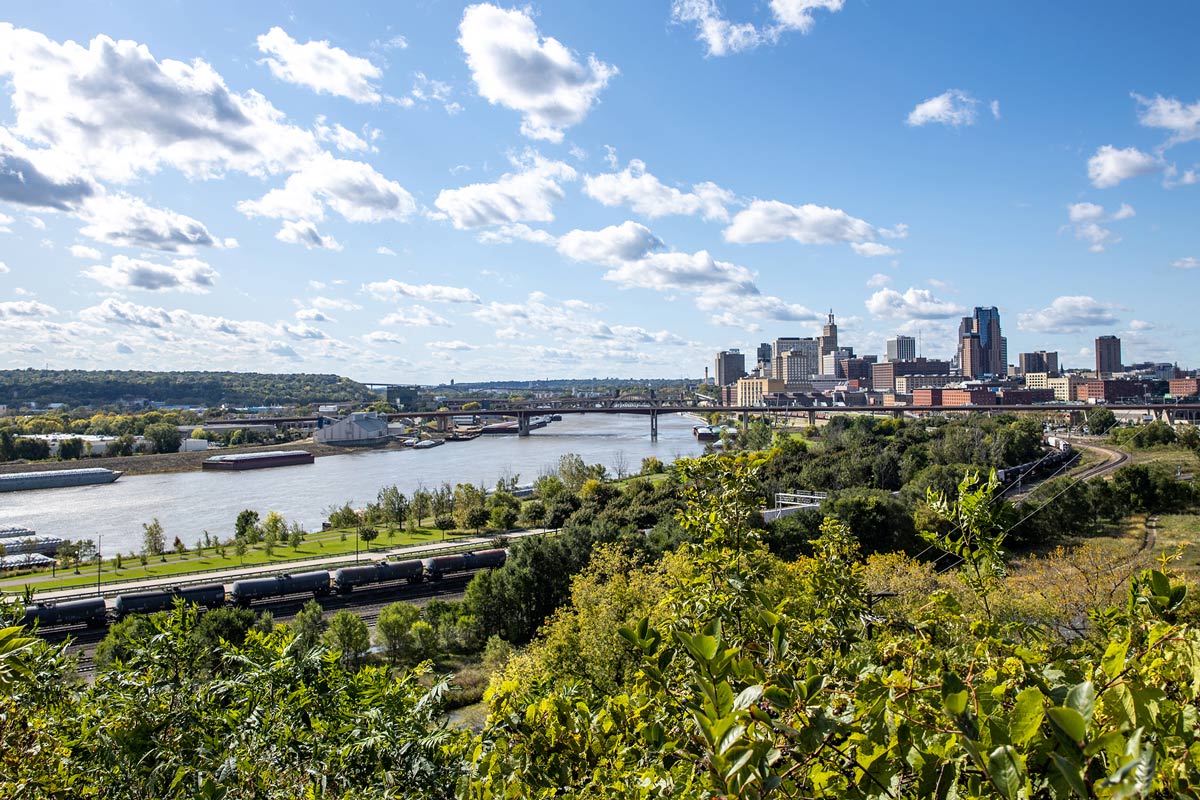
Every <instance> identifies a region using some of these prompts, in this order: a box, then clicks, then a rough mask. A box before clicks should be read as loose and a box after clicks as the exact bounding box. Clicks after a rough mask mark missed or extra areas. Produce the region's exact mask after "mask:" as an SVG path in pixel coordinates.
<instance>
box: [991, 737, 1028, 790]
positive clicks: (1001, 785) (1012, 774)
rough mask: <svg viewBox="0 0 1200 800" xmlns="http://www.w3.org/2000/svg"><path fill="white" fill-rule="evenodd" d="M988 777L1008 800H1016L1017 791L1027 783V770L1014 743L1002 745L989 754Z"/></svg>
mask: <svg viewBox="0 0 1200 800" xmlns="http://www.w3.org/2000/svg"><path fill="white" fill-rule="evenodd" d="M988 777H990V778H991V779H992V783H994V784H996V788H997V789H999V790H1000V793H1001V794H1002V795H1004V796H1005V797H1007V798H1008V800H1016V797H1017V793H1018V792H1019V791H1020V790H1021V787H1022V786H1024V785H1025V770H1024V769H1023V768H1022V767H1021V761H1020V756H1019V755H1017V751H1016V749H1015V748H1013V746H1012V745H1007V744H1006V745H1002V746H1000V747H997V748H996V749H995V750H993V751H992V752H991V754H990V755H989V756H988Z"/></svg>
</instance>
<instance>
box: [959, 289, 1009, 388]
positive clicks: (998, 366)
mask: <svg viewBox="0 0 1200 800" xmlns="http://www.w3.org/2000/svg"><path fill="white" fill-rule="evenodd" d="M958 370H959V373H960V374H961V375H962V376H963V377H965V378H984V377H988V378H1003V377H1004V376H1005V375H1007V374H1008V340H1007V339H1005V338H1004V337H1003V336H1001V335H1000V310H999V309H997V308H996V307H995V306H987V307H983V306H976V307H975V314H974V315H973V316H970V317H963V318H962V322H961V323H960V324H959V326H958Z"/></svg>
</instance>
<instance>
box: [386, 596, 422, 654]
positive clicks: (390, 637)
mask: <svg viewBox="0 0 1200 800" xmlns="http://www.w3.org/2000/svg"><path fill="white" fill-rule="evenodd" d="M420 616H421V612H420V611H419V610H418V609H417V607H416V606H414V605H412V604H411V603H404V602H398V603H392V604H391V605H389V606H385V607H384V608H382V609H381V610H380V611H379V618H378V619H377V620H376V622H375V643H376V644H377V645H379V646H380V647H382V648H383V649H384V652H385V653H386V654H387V657H388V660H389V661H391V662H392V663H393V664H412V663H415V661H416V658H415V655H416V651H415V648H414V643H413V640H412V637H411V636H410V635H409V633H410V632H411V630H412V626H413V623H415V622H416V621H417V620H418V619H420Z"/></svg>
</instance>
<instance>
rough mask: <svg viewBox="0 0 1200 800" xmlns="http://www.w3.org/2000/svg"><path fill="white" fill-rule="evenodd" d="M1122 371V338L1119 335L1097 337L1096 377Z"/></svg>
mask: <svg viewBox="0 0 1200 800" xmlns="http://www.w3.org/2000/svg"><path fill="white" fill-rule="evenodd" d="M1120 371H1121V339H1120V337H1117V336H1098V337H1096V377H1097V378H1101V377H1103V376H1104V375H1111V374H1113V373H1114V372H1120Z"/></svg>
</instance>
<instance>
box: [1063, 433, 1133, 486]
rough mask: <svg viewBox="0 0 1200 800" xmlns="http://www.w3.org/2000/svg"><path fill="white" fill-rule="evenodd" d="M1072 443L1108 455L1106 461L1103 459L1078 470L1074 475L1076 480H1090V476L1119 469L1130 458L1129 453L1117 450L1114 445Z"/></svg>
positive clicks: (1093, 476)
mask: <svg viewBox="0 0 1200 800" xmlns="http://www.w3.org/2000/svg"><path fill="white" fill-rule="evenodd" d="M1074 444H1075V446H1076V447H1079V448H1081V449H1084V450H1091V451H1093V452H1096V453H1103V454H1104V455H1105V456H1107V457H1108V460H1107V461H1104V462H1103V463H1101V464H1094V465H1092V466H1090V467H1088V468H1087V469H1085V470H1083V471H1082V472H1080V473H1079V474H1078V475H1076V476H1075V478H1076V479H1077V480H1081V481H1086V480H1091V479H1092V478H1095V477H1098V476H1100V475H1104V474H1106V473H1109V472H1112V471H1113V470H1116V469H1120V468H1121V467H1123V466H1125V465H1126V464H1128V463H1129V462H1130V461H1131V460H1132V458H1131V456H1130V455H1129V453H1126V452H1125V451H1124V450H1117V449H1116V448H1114V447H1104V446H1102V445H1098V444H1081V443H1079V442H1075V443H1074Z"/></svg>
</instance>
